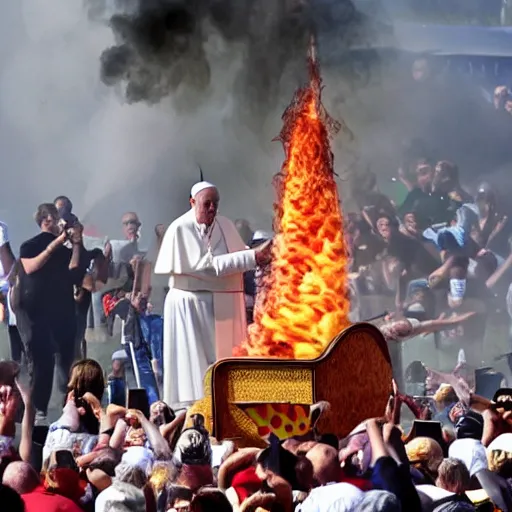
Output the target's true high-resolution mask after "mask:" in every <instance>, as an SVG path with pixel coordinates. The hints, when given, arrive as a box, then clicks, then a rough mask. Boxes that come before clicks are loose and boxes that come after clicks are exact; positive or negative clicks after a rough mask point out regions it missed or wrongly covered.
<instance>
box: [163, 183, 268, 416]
mask: <svg viewBox="0 0 512 512" xmlns="http://www.w3.org/2000/svg"><path fill="white" fill-rule="evenodd" d="M219 201H220V195H219V191H218V190H217V187H216V186H215V185H213V184H211V183H209V182H206V181H201V182H199V183H196V184H195V185H194V186H193V187H192V190H191V193H190V205H191V209H190V210H189V211H188V212H187V213H185V214H184V215H182V216H181V217H179V218H178V219H176V220H175V221H174V222H173V223H172V224H171V225H170V226H169V228H168V229H167V231H166V233H165V236H164V238H163V241H162V245H161V247H160V251H159V254H158V258H157V261H156V265H155V273H156V274H167V275H169V292H168V293H167V296H166V299H165V305H164V342H163V345H164V348H163V363H164V388H163V392H164V401H165V402H166V403H167V404H169V405H170V406H171V407H173V408H174V409H177V408H180V407H186V406H188V405H190V404H191V403H193V402H194V401H196V400H198V399H200V398H202V396H203V377H204V374H205V372H206V370H207V368H208V366H210V365H211V364H213V363H214V362H215V361H216V360H217V359H220V358H224V357H230V356H231V355H232V351H233V348H234V347H235V346H237V345H239V344H240V343H241V342H242V341H243V339H244V338H245V336H246V331H247V324H246V318H245V305H244V289H243V273H244V272H246V271H248V270H252V269H253V268H255V267H257V266H261V265H264V264H265V263H267V262H268V261H269V259H270V255H271V243H270V241H267V242H265V243H264V244H262V245H260V246H259V247H257V248H255V249H247V248H246V246H245V244H244V242H243V240H242V239H241V238H240V235H239V234H238V232H237V230H236V227H235V225H234V224H233V222H231V221H230V220H229V219H227V218H225V217H222V216H220V215H217V212H218V208H219Z"/></svg>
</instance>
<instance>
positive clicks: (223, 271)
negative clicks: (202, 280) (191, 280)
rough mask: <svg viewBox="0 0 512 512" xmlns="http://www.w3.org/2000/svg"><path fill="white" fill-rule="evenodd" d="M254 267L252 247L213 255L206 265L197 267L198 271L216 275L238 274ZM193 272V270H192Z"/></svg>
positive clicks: (254, 257) (254, 260)
mask: <svg viewBox="0 0 512 512" xmlns="http://www.w3.org/2000/svg"><path fill="white" fill-rule="evenodd" d="M255 267H256V253H255V251H254V249H248V250H245V251H237V252H230V253H227V254H221V255H220V256H214V257H213V258H212V259H211V260H210V265H209V266H208V267H203V268H198V269H196V270H197V271H199V272H198V273H202V272H206V273H208V274H210V275H211V274H214V275H215V276H216V277H223V276H229V275H232V274H240V273H243V272H247V271H248V270H252V269H253V268H255ZM193 273H195V272H193Z"/></svg>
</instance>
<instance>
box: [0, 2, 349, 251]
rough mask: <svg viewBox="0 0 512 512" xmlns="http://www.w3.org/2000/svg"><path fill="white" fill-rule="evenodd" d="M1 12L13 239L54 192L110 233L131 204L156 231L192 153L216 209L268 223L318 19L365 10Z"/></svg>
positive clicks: (253, 5) (21, 7)
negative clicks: (287, 116)
mask: <svg viewBox="0 0 512 512" xmlns="http://www.w3.org/2000/svg"><path fill="white" fill-rule="evenodd" d="M0 23H1V24H2V30H1V31H0V42H1V43H2V44H1V45H0V151H1V154H2V164H3V180H2V212H1V215H2V217H3V219H5V220H6V221H7V222H9V224H10V225H11V232H12V237H13V238H14V242H15V246H16V244H17V242H20V241H21V240H23V239H24V238H26V237H28V236H29V235H30V234H31V233H33V232H34V231H35V229H36V228H35V225H34V224H33V221H32V217H31V216H32V213H33V211H34V210H35V207H36V205H37V204H38V203H41V202H43V201H51V200H52V199H53V198H54V197H55V196H56V195H59V194H67V195H69V196H70V197H71V198H72V200H73V202H74V204H75V207H76V208H75V209H76V213H77V214H78V215H79V217H81V218H82V219H85V221H86V222H87V223H88V224H93V225H95V226H97V227H99V228H100V230H101V231H103V232H104V233H105V234H109V235H111V236H116V235H118V234H120V233H119V231H120V220H119V219H120V216H121V214H122V213H123V212H124V211H127V210H135V211H137V212H138V213H139V214H140V217H141V218H142V221H143V223H144V228H143V239H146V240H148V238H149V237H150V236H151V232H152V226H153V225H154V224H156V223H159V222H162V223H168V222H170V221H171V220H172V219H173V218H175V217H176V216H178V215H179V214H181V213H182V212H183V211H184V210H185V209H186V208H187V199H188V190H189V188H190V186H191V185H192V184H193V183H194V181H196V180H197V179H198V177H199V173H198V167H197V166H198V165H201V167H202V168H203V169H204V172H205V177H206V178H207V179H209V180H211V181H214V182H216V183H217V184H218V186H219V188H220V190H221V194H222V201H221V203H222V204H221V210H222V213H224V214H227V215H229V216H231V217H233V218H236V217H245V218H248V219H249V220H250V221H251V222H252V224H253V225H254V226H255V227H267V228H268V227H269V226H270V221H271V216H272V211H271V204H272V200H273V191H272V186H271V178H272V176H273V174H274V173H275V172H276V171H278V170H279V168H280V164H281V160H282V152H281V149H280V147H279V145H278V144H273V143H271V140H272V138H273V137H274V136H275V135H276V134H277V133H278V132H279V129H280V115H281V113H282V111H283V107H284V106H285V105H286V104H287V103H288V101H289V99H290V97H291V95H292V93H293V91H294V89H295V88H296V86H297V85H298V84H299V83H300V81H301V80H302V77H303V76H304V75H303V73H304V71H305V69H304V56H305V50H306V47H307V43H308V38H309V34H310V31H311V29H312V28H313V29H314V31H315V32H317V33H318V34H319V35H321V34H322V33H324V32H325V33H327V28H332V27H336V30H335V35H336V37H339V36H340V34H345V35H347V34H348V35H350V34H352V32H351V30H349V29H350V27H352V26H355V25H357V23H358V21H357V16H355V15H354V10H353V6H352V4H351V3H350V2H349V0H337V1H336V2H334V1H326V0H315V1H313V2H312V3H311V4H310V2H306V1H295V0H279V1H273V2H268V1H266V0H253V1H249V0H236V1H235V0H230V1H228V0H215V1H214V0H210V1H207V0H190V1H186V2H185V1H183V0H181V1H167V2H164V1H163V0H146V1H140V2H139V1H138V0H108V1H107V0H54V1H53V3H52V6H51V9H50V8H49V7H48V4H47V2H46V1H45V0H20V1H18V2H9V3H8V5H7V4H6V6H4V8H3V11H2V20H1V22H0ZM346 37H348V36H345V39H343V38H341V39H340V41H342V42H341V43H340V45H341V46H342V45H343V44H344V43H343V41H345V40H346ZM350 37H352V35H350ZM146 237H147V238H146Z"/></svg>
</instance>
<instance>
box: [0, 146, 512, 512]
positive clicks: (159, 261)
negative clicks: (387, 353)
mask: <svg viewBox="0 0 512 512" xmlns="http://www.w3.org/2000/svg"><path fill="white" fill-rule="evenodd" d="M461 179H462V176H460V175H459V170H458V168H457V165H456V164H455V163H453V162H450V161H446V160H441V161H438V162H437V163H436V162H433V161H431V160H430V158H429V155H427V154H426V151H425V150H424V148H423V147H422V145H421V144H419V143H414V144H411V145H410V146H409V147H408V148H406V151H404V158H403V162H402V165H401V167H400V169H399V181H401V182H402V184H403V185H404V186H405V187H406V189H407V195H406V197H405V199H404V200H403V202H402V203H401V204H397V202H396V201H393V200H391V199H390V198H389V197H387V196H386V195H385V194H383V193H381V192H380V191H379V190H378V189H377V186H376V177H375V175H374V174H372V173H371V172H368V173H365V174H362V175H361V176H360V177H359V178H358V182H357V183H356V186H355V193H354V198H355V202H356V203H357V206H358V211H356V212H351V213H347V214H346V219H345V235H346V240H347V246H348V249H349V255H350V272H351V273H350V284H351V291H352V313H353V314H354V315H355V316H356V317H357V316H358V317H359V318H357V319H358V320H365V319H367V318H369V316H372V315H368V314H367V311H365V308H364V304H363V303H364V300H365V297H370V296H373V297H375V296H380V297H384V298H385V299H386V301H387V304H392V306H391V307H390V308H388V309H389V310H391V312H390V313H388V314H386V315H385V316H384V318H383V321H382V323H381V325H380V329H381V332H382V333H383V335H384V337H385V338H386V340H387V341H388V342H389V343H390V344H393V343H396V342H400V341H403V340H407V339H409V338H412V337H414V336H416V335H418V334H424V333H429V332H439V333H441V335H442V336H444V337H445V338H446V339H447V340H448V341H449V342H450V343H451V344H452V345H453V346H455V347H457V348H460V349H462V351H463V352H464V356H463V357H460V358H459V360H458V361H457V364H456V365H455V361H454V365H453V366H455V369H454V370H453V371H452V372H449V373H440V372H439V371H436V370H435V369H428V368H426V367H424V366H423V365H421V364H419V367H420V368H419V374H421V377H420V380H421V379H423V381H424V382H423V384H424V387H425V389H426V390H427V393H426V394H428V396H426V397H425V396H421V397H418V396H411V395H414V393H408V390H407V389H401V388H400V384H397V383H396V382H395V381H394V382H393V387H392V391H391V393H390V397H389V401H388V404H387V407H386V408H385V410H383V411H382V414H381V416H380V417H377V418H369V419H367V420H366V421H364V422H363V423H361V424H360V425H358V426H354V427H355V428H354V430H353V431H352V432H350V433H348V435H345V436H344V437H340V436H338V435H336V434H335V433H332V432H322V431H321V430H320V428H319V425H321V422H320V423H318V422H317V421H316V422H315V421H312V422H311V427H310V430H309V431H308V432H306V433H304V434H303V435H301V436H299V437H292V438H288V439H278V438H277V437H275V436H273V435H271V436H270V437H269V439H268V446H267V447H266V448H264V449H261V448H259V447H250V446H237V442H236V441H237V440H233V441H231V440H222V439H221V440H217V439H215V438H213V437H211V436H210V434H209V432H208V429H207V425H206V424H205V418H204V417H203V416H201V415H200V414H195V415H187V409H186V406H188V405H189V404H190V403H191V402H193V401H194V400H195V399H197V398H201V396H202V395H201V393H202V377H203V374H204V371H205V369H206V367H207V365H209V364H211V363H213V362H214V361H215V360H216V359H218V358H219V357H222V353H223V352H222V350H226V351H227V352H226V353H228V352H230V350H231V349H232V347H233V343H234V342H235V341H236V340H237V339H238V338H237V336H238V334H237V333H238V331H237V330H236V329H235V328H231V327H232V326H231V324H230V331H229V333H227V334H226V332H227V331H222V330H219V329H220V327H219V324H221V323H222V322H220V321H219V320H223V321H224V325H223V328H225V327H226V325H225V321H226V318H228V319H229V320H230V321H231V322H232V324H233V325H234V324H235V322H234V321H233V320H234V319H236V322H237V325H238V326H239V325H242V324H244V322H245V317H244V315H245V314H246V313H247V319H248V321H250V317H251V310H252V308H253V306H254V303H255V301H257V292H258V287H257V286H255V276H256V275H257V274H258V272H259V271H261V270H262V268H263V267H264V266H265V265H266V263H268V260H269V254H270V247H271V245H270V243H269V238H271V236H272V235H271V234H267V233H263V232H259V231H258V232H253V230H252V229H251V228H250V226H249V225H248V223H247V222H246V221H241V220H239V221H237V222H236V223H235V224H233V223H231V221H228V219H225V218H223V217H220V216H218V215H217V209H218V204H219V201H220V195H219V191H218V190H217V188H216V187H215V186H214V185H212V184H211V183H208V182H204V181H202V182H200V183H198V184H196V185H195V186H194V187H193V188H192V191H191V197H190V202H191V210H190V212H187V213H186V214H184V215H183V216H182V217H180V218H179V219H177V221H175V222H174V223H172V224H171V226H170V227H169V228H168V229H167V230H166V229H165V227H164V226H161V225H159V226H157V227H156V228H155V235H156V236H155V239H156V242H155V254H153V255H151V254H148V252H147V251H145V250H142V249H141V247H140V246H139V236H138V232H139V228H140V225H141V223H140V220H139V219H138V216H137V215H136V214H135V213H133V212H128V213H126V214H125V215H124V216H123V219H122V225H123V230H124V234H125V240H109V239H105V238H102V237H97V236H91V234H89V235H84V228H83V226H82V225H81V224H80V222H79V220H78V218H77V217H76V216H75V214H74V213H73V205H72V202H71V201H70V200H69V198H67V197H65V196H59V197H57V198H56V199H55V200H54V201H53V202H52V203H44V204H42V205H40V206H39V207H38V209H37V212H36V215H35V221H36V223H37V226H38V227H39V229H40V233H39V234H37V235H36V236H34V237H33V238H31V239H29V240H27V241H26V242H24V243H23V244H22V245H21V248H20V250H19V254H18V257H16V256H15V254H14V252H13V250H12V248H11V246H10V243H9V233H8V229H7V226H6V225H5V224H0V276H1V277H2V280H1V285H2V286H1V288H2V308H0V310H1V312H2V319H3V320H4V321H5V323H6V325H7V327H8V333H9V339H10V343H11V354H12V361H3V362H0V478H1V482H2V484H1V485H0V507H4V508H1V510H4V509H5V510H7V511H9V512H11V511H12V512H18V511H26V512H31V511H35V510H38V512H39V510H40V509H44V510H46V511H48V512H52V511H69V512H72V511H96V512H108V511H112V512H116V511H123V512H126V511H134V512H139V511H140V512H163V511H167V510H180V511H182V512H186V511H190V512H210V511H211V512H217V511H219V512H223V511H226V512H227V511H240V512H247V511H260V512H261V511H270V512H292V511H297V512H324V511H325V512H337V511H340V512H341V511H346V512H349V511H350V512H358V511H366V510H368V511H376V512H379V511H383V512H384V511H390V512H392V511H403V512H405V511H407V512H409V511H411V512H415V511H418V512H419V511H436V512H442V511H459V510H460V511H466V510H468V511H469V510H481V511H487V510H501V511H504V512H508V511H509V510H510V511H512V472H511V471H510V469H511V468H512V465H511V463H510V461H512V412H511V411H512V390H511V389H507V388H502V389H498V390H497V391H496V393H495V394H494V396H493V397H492V399H490V398H489V397H488V396H485V397H484V396H479V395H477V394H476V392H475V383H474V378H473V374H472V370H473V369H475V368H478V367H479V366H480V365H481V363H482V361H483V360H484V359H485V357H486V356H485V353H484V350H483V347H484V344H483V341H484V335H485V331H486V326H487V324H488V322H489V318H492V317H493V315H499V314H502V315H503V314H504V315H506V314H507V312H508V314H509V315H510V316H512V285H511V284H510V282H511V278H510V267H511V266H512V251H511V249H510V246H509V226H508V223H507V215H506V210H505V209H504V208H503V207H502V204H500V203H499V200H498V194H497V192H496V191H495V190H493V188H492V187H491V186H490V185H489V184H487V183H481V184H479V185H478V187H477V188H476V189H475V190H474V191H473V192H474V193H470V192H469V191H468V190H466V189H465V188H464V186H463V182H461ZM157 254H158V257H157V256H156V255H157ZM148 261H153V262H155V263H156V268H155V270H156V273H157V274H161V275H163V276H165V280H166V282H165V283H162V282H157V281H153V282H152V283H151V282H150V280H149V279H148V268H149V269H150V267H148V266H146V264H145V263H146V262H148ZM242 274H244V276H245V279H242ZM169 276H170V278H169ZM153 277H154V276H153ZM168 278H169V280H168V281H167V279H168ZM221 280H222V281H221ZM158 293H160V294H161V297H160V298H159V299H157V298H156V295H157V294H158ZM165 294H167V298H166V300H165V307H163V296H164V295H165ZM216 295H218V296H219V297H216ZM243 295H245V310H246V311H244V312H243V314H242V311H241V310H240V307H242V309H243V304H244V301H243V300H242V301H240V299H241V298H242V299H243ZM227 297H229V299H228V298H227ZM219 298H221V299H222V301H224V303H222V302H219V301H218V299H219ZM231 299H234V300H233V301H232V302H231V303H230V304H228V302H229V301H231ZM158 301H160V302H161V305H160V306H159V307H157V308H156V309H157V310H159V311H157V313H158V312H163V318H162V315H159V314H157V313H155V311H154V306H155V305H156V302H158ZM226 305H229V307H231V309H230V310H229V311H231V313H229V314H227V316H222V318H220V319H219V317H220V316H221V315H223V314H224V313H225V312H226V311H228V310H227V309H222V308H225V307H226ZM500 311H502V312H504V313H500ZM91 315H92V317H93V320H92V321H93V324H92V325H95V326H96V327H99V328H104V329H106V330H107V331H108V332H109V333H112V332H113V324H114V322H115V321H116V319H117V318H120V319H121V320H122V338H123V340H124V342H125V347H129V348H127V349H126V351H122V354H121V355H119V354H118V355H115V354H114V357H113V363H112V368H111V369H110V368H108V369H107V368H103V367H102V366H101V365H100V364H99V363H98V362H97V361H94V360H92V359H88V358H87V357H86V344H85V343H84V339H85V333H86V327H87V326H88V325H89V326H90V325H91ZM237 328H238V327H237ZM180 351H182V352H180ZM126 352H129V356H128V357H129V358H131V362H132V366H133V367H134V370H135V373H136V374H137V375H136V380H137V384H138V387H139V388H143V389H144V392H143V393H142V394H141V393H140V391H141V390H140V389H138V390H135V391H137V393H134V394H132V395H131V398H136V400H135V399H134V400H131V398H130V393H128V400H126V396H125V391H126V390H125V389H124V388H122V389H121V390H119V389H115V385H117V384H122V382H123V364H122V362H123V361H124V359H125V358H126V357H127V354H126ZM180 353H186V357H182V358H181V359H180ZM219 354H221V355H220V356H219ZM167 361H171V363H170V364H169V363H168V362H167ZM166 364H167V368H171V369H172V370H171V372H170V373H168V375H167V376H166V374H165V367H166ZM25 368H26V372H25ZM55 368H56V371H57V383H58V391H59V392H60V393H61V394H62V396H63V409H62V414H61V416H60V417H59V418H58V419H57V421H54V422H52V423H51V424H50V425H48V418H47V415H48V404H49V401H50V396H51V394H52V385H53V378H54V371H55ZM162 370H164V371H162ZM395 370H396V368H395ZM416 370H418V368H416ZM400 371H401V369H400ZM107 372H111V374H110V376H109V379H108V382H106V380H105V374H106V373H107ZM25 373H27V374H28V380H29V382H28V384H27V383H26V380H27V379H26V378H25ZM416 373H418V372H416ZM397 380H400V379H397ZM121 387H122V386H121ZM161 397H163V398H164V400H161ZM368 398H369V399H371V397H368ZM405 408H407V409H408V410H409V412H410V415H411V416H412V417H414V422H413V423H412V426H410V425H409V424H408V423H407V422H404V421H402V417H401V413H402V409H405ZM329 413H330V412H329V407H328V404H326V406H324V407H323V408H322V414H329ZM316 420H318V418H316ZM17 423H20V425H21V427H20V433H19V435H18V436H16V424H17Z"/></svg>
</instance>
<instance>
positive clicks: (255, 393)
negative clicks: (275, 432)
mask: <svg viewBox="0 0 512 512" xmlns="http://www.w3.org/2000/svg"><path fill="white" fill-rule="evenodd" d="M391 381H392V367H391V360H390V356H389V352H388V348H387V345H386V342H385V340H384V338H383V336H382V334H381V332H380V331H379V330H378V329H377V328H376V327H374V326H373V325H371V324H366V323H359V324H354V325H352V326H350V327H348V328H347V329H345V330H344V331H342V332H341V333H340V334H339V335H338V336H336V338H335V339H334V340H333V341H332V342H331V344H330V345H329V346H328V347H327V349H326V350H325V352H324V353H323V354H322V355H321V356H320V357H319V358H317V359H313V360H290V359H277V358H248V357H242V358H229V359H222V360H220V361H217V362H216V363H215V364H214V365H212V366H211V367H210V368H209V370H208V372H207V374H206V376H205V381H204V386H205V398H203V399H202V400H199V401H198V402H196V403H195V404H194V405H193V406H192V408H191V409H190V410H189V413H188V414H189V416H190V415H192V414H196V413H200V414H202V415H203V416H204V417H205V419H206V427H207V428H208V430H209V432H210V434H211V435H213V436H214V437H215V438H216V439H218V440H219V441H220V440H223V439H230V440H233V441H235V442H236V444H237V445H238V446H240V447H241V446H264V445H265V442H264V441H263V440H262V439H261V436H260V435H259V433H258V429H257V427H256V425H255V423H254V422H253V421H252V420H251V419H249V417H248V416H247V415H246V414H245V413H244V412H243V411H242V410H241V408H240V406H241V405H244V406H246V405H247V404H254V405H256V404H287V403H288V404H314V403H316V402H319V401H321V400H325V401H327V402H329V403H330V404H331V410H330V411H329V413H328V414H327V415H325V417H322V418H321V419H320V422H319V424H318V429H319V431H320V432H323V433H332V434H336V435H338V436H345V435H347V434H348V433H349V432H350V431H351V430H352V429H353V428H354V427H355V426H356V425H357V424H359V423H360V422H361V421H363V420H365V419H367V418H371V417H377V416H379V417H380V416H382V415H383V413H384V410H385V407H386V403H387V400H388V398H389V394H390V392H391Z"/></svg>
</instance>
